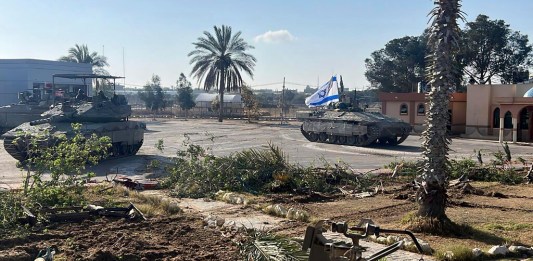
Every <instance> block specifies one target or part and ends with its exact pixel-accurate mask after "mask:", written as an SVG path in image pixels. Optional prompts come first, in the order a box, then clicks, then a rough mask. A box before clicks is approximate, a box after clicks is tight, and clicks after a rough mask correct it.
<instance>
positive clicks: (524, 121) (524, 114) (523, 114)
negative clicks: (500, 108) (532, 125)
mask: <svg viewBox="0 0 533 261" xmlns="http://www.w3.org/2000/svg"><path fill="white" fill-rule="evenodd" d="M529 117H530V113H529V112H528V111H527V109H526V108H524V109H522V110H521V111H520V123H519V124H520V129H521V130H527V129H529V125H528V123H529Z"/></svg>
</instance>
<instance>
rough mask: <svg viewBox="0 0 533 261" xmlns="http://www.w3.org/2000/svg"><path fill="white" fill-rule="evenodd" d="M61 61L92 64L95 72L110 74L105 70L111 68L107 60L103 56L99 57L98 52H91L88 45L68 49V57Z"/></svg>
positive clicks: (62, 58)
mask: <svg viewBox="0 0 533 261" xmlns="http://www.w3.org/2000/svg"><path fill="white" fill-rule="evenodd" d="M59 61H63V62H73V63H90V64H91V65H92V66H93V72H94V73H98V74H108V73H107V71H106V70H105V69H104V67H105V66H109V64H108V63H107V58H106V57H105V56H103V55H98V53H97V52H92V53H91V52H89V48H87V45H85V44H82V45H79V44H76V45H74V47H72V48H70V49H68V55H67V56H61V57H60V58H59Z"/></svg>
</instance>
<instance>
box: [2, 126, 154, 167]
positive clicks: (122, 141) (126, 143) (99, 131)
mask: <svg viewBox="0 0 533 261" xmlns="http://www.w3.org/2000/svg"><path fill="white" fill-rule="evenodd" d="M81 124H82V128H81V133H82V134H83V135H84V136H86V137H89V136H91V135H92V134H93V133H94V134H96V135H98V136H100V137H102V136H107V137H109V138H110V139H111V144H112V146H111V148H110V150H109V157H108V158H117V157H123V156H132V155H135V154H136V153H137V152H138V151H139V149H140V148H141V146H142V144H143V141H144V132H145V130H146V125H145V124H144V123H142V122H137V121H117V122H108V123H93V122H81ZM47 132H48V133H50V134H51V135H49V136H46V137H48V138H47V139H46V140H43V141H40V143H39V145H40V146H52V144H53V143H54V141H55V140H54V136H56V135H59V134H65V135H66V137H67V138H71V137H72V136H74V132H73V130H72V127H71V123H69V122H60V123H42V124H37V125H32V124H30V123H24V124H22V125H20V126H18V127H16V128H14V129H12V130H10V131H8V132H6V133H5V134H4V135H2V137H3V138H4V148H5V150H6V151H7V152H8V153H9V154H10V155H11V156H12V157H13V158H15V159H17V160H19V161H23V160H25V159H27V158H28V152H27V144H26V140H29V139H23V138H21V139H17V138H18V137H21V133H26V134H27V135H29V136H27V137H30V138H31V137H38V136H40V135H44V134H45V133H47Z"/></svg>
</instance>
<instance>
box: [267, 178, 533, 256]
mask: <svg viewBox="0 0 533 261" xmlns="http://www.w3.org/2000/svg"><path fill="white" fill-rule="evenodd" d="M472 185H473V186H474V187H475V188H478V189H481V190H483V191H484V192H485V193H486V194H494V192H499V193H501V194H502V195H500V194H497V195H498V196H500V197H494V196H478V195H472V194H466V195H465V194H461V193H458V192H457V191H453V190H451V191H449V194H450V206H449V207H448V208H447V211H446V213H447V215H448V217H449V218H450V219H451V220H452V221H454V222H456V223H458V224H466V225H469V226H470V227H472V231H470V232H469V234H466V235H462V236H458V237H453V236H451V237H441V236H434V235H429V234H417V235H416V236H417V237H418V238H421V239H423V240H425V241H427V242H429V244H430V246H431V247H432V248H434V249H435V250H446V249H448V248H450V247H452V246H457V245H467V246H468V247H471V248H476V247H477V248H480V249H482V250H484V251H487V250H488V249H490V248H491V247H492V246H494V245H498V244H510V243H515V244H519V245H527V246H532V245H533V185H516V186H507V185H502V184H498V183H489V182H476V183H472ZM387 191H389V192H387ZM405 192H406V191H398V187H397V186H391V187H386V188H385V194H378V195H376V196H374V197H368V198H362V199H356V198H338V199H334V200H324V199H322V200H323V201H321V200H320V199H319V200H318V201H315V202H313V200H311V202H306V201H307V200H306V199H305V198H304V199H302V197H293V198H292V199H291V197H280V196H279V195H277V196H275V197H274V198H273V199H270V200H272V201H274V202H279V203H285V204H286V205H288V206H295V207H298V208H302V209H305V210H307V211H308V212H309V213H310V215H311V216H312V217H313V219H315V220H318V219H331V220H335V221H352V222H354V223H357V222H358V221H359V220H360V219H362V218H370V219H372V220H373V221H374V222H375V223H376V224H378V225H379V226H380V227H382V228H392V229H401V228H405V226H406V225H405V224H404V223H402V219H404V218H405V217H406V216H407V215H408V213H410V212H412V211H416V210H417V208H418V206H417V204H416V203H415V202H413V201H412V200H409V199H395V198H396V197H397V196H398V195H399V194H403V193H405ZM502 196H503V197H502ZM315 200H316V199H315ZM302 202H306V203H302ZM278 231H279V233H282V234H287V235H290V236H300V235H303V233H304V231H305V226H301V225H299V226H292V227H284V228H283V227H281V228H279V229H278Z"/></svg>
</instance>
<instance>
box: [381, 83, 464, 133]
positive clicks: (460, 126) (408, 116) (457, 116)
mask: <svg viewBox="0 0 533 261" xmlns="http://www.w3.org/2000/svg"><path fill="white" fill-rule="evenodd" d="M379 100H380V101H381V112H382V113H383V114H385V115H388V116H391V117H394V118H398V119H401V120H403V121H405V122H408V123H410V124H411V126H413V131H414V132H415V133H421V132H422V131H423V130H424V121H425V120H426V108H427V104H426V94H425V93H415V92H412V93H386V92H381V93H379ZM449 113H450V115H451V117H450V118H451V119H450V124H449V125H448V128H449V129H450V130H451V132H452V134H456V135H458V134H463V133H464V132H465V126H466V93H453V94H452V95H451V97H450V104H449Z"/></svg>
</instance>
